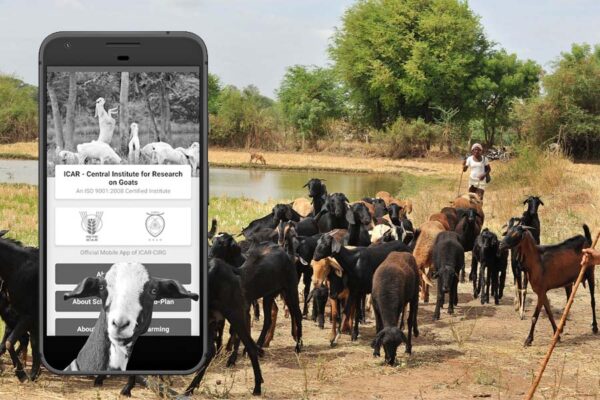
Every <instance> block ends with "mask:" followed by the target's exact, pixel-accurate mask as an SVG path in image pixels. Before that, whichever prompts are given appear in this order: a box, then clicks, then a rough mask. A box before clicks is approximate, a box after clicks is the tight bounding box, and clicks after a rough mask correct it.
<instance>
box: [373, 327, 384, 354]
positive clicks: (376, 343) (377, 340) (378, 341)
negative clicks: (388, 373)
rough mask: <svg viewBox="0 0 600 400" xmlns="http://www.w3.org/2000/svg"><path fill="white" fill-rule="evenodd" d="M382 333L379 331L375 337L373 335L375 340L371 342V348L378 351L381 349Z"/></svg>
mask: <svg viewBox="0 0 600 400" xmlns="http://www.w3.org/2000/svg"><path fill="white" fill-rule="evenodd" d="M383 332H384V331H383V330H381V331H379V333H378V334H377V335H375V340H373V348H374V349H377V350H379V349H380V348H381V346H382V345H383V336H384V333H383Z"/></svg>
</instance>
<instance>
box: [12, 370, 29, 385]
mask: <svg viewBox="0 0 600 400" xmlns="http://www.w3.org/2000/svg"><path fill="white" fill-rule="evenodd" d="M15 375H17V378H18V379H19V382H21V383H23V382H25V381H26V380H28V379H29V377H28V376H27V373H26V372H25V371H15Z"/></svg>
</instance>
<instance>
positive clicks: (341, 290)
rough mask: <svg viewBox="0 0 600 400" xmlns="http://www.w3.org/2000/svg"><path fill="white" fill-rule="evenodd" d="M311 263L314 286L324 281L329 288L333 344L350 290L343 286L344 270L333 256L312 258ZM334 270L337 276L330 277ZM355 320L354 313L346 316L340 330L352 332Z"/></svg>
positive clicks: (331, 338)
mask: <svg viewBox="0 0 600 400" xmlns="http://www.w3.org/2000/svg"><path fill="white" fill-rule="evenodd" d="M310 265H311V266H312V268H313V276H312V282H313V288H318V287H320V286H321V285H322V284H323V283H326V284H327V287H328V288H329V305H330V307H331V334H330V335H329V343H330V344H331V345H332V346H333V345H334V344H335V343H336V341H337V339H338V337H339V334H338V322H337V320H338V318H339V317H340V315H341V314H340V309H342V310H343V309H344V308H345V306H346V303H347V301H348V297H349V295H350V291H349V289H348V288H347V287H341V285H340V284H342V285H343V281H342V280H341V278H342V276H343V273H344V270H343V269H342V267H341V265H340V264H338V262H337V261H336V260H335V259H334V258H333V257H326V258H324V259H322V260H319V261H315V260H312V261H311V263H310ZM332 271H333V273H334V274H335V276H331V277H330V273H331V272H332ZM353 311H355V310H353ZM353 320H354V313H351V314H350V317H349V318H345V317H344V318H343V319H342V321H341V324H340V325H341V326H340V327H339V330H340V332H350V329H351V327H352V324H353Z"/></svg>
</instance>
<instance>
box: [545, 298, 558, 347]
mask: <svg viewBox="0 0 600 400" xmlns="http://www.w3.org/2000/svg"><path fill="white" fill-rule="evenodd" d="M542 304H544V309H545V310H546V315H548V320H550V324H551V325H552V333H556V330H557V329H558V328H557V326H556V322H555V321H554V314H553V313H552V307H550V302H549V301H548V297H547V296H546V294H545V293H544V296H543V297H542ZM558 340H560V336H559V337H558Z"/></svg>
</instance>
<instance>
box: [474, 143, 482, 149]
mask: <svg viewBox="0 0 600 400" xmlns="http://www.w3.org/2000/svg"><path fill="white" fill-rule="evenodd" d="M475 149H479V150H481V151H483V146H481V145H480V144H479V143H475V144H473V146H471V151H473V150H475Z"/></svg>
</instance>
